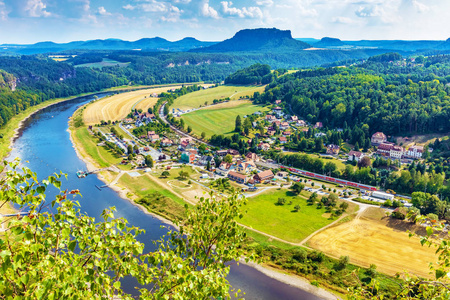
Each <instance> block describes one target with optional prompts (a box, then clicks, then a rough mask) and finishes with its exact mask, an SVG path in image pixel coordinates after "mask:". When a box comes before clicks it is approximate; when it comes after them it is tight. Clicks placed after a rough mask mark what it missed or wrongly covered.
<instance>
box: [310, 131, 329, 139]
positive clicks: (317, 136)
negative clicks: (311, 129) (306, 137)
mask: <svg viewBox="0 0 450 300" xmlns="http://www.w3.org/2000/svg"><path fill="white" fill-rule="evenodd" d="M306 131H308V129H306ZM322 136H326V134H325V133H323V132H318V133H315V134H314V137H316V138H319V137H322Z"/></svg>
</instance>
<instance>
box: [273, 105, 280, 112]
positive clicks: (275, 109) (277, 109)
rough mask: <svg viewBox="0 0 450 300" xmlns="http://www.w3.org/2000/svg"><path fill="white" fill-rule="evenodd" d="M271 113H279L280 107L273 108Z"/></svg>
mask: <svg viewBox="0 0 450 300" xmlns="http://www.w3.org/2000/svg"><path fill="white" fill-rule="evenodd" d="M273 111H275V112H278V111H281V107H279V106H275V107H274V109H273Z"/></svg>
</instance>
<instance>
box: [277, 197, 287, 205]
mask: <svg viewBox="0 0 450 300" xmlns="http://www.w3.org/2000/svg"><path fill="white" fill-rule="evenodd" d="M285 203H286V199H285V198H278V200H277V203H276V204H277V205H284V204H285Z"/></svg>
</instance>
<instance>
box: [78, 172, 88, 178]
mask: <svg viewBox="0 0 450 300" xmlns="http://www.w3.org/2000/svg"><path fill="white" fill-rule="evenodd" d="M87 175H88V172H87V171H77V177H78V178H84V177H86V176H87Z"/></svg>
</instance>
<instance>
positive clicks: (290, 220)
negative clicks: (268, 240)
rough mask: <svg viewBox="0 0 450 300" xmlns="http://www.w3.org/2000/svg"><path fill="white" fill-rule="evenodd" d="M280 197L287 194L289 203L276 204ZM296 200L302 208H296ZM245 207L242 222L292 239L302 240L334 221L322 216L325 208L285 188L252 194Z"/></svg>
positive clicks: (295, 240)
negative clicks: (310, 203)
mask: <svg viewBox="0 0 450 300" xmlns="http://www.w3.org/2000/svg"><path fill="white" fill-rule="evenodd" d="M278 198H285V199H286V204H285V205H282V206H278V205H275V203H276V202H277V200H278ZM289 201H292V204H291V205H288V203H289ZM297 204H299V205H300V210H299V211H298V212H293V210H294V206H295V205H297ZM244 210H245V211H246V213H244V217H243V218H242V219H241V220H240V221H239V222H240V223H242V224H244V225H247V226H250V227H252V228H254V229H256V230H259V231H263V232H265V233H268V234H270V235H273V236H276V237H278V238H281V239H283V240H286V241H289V242H293V243H298V242H301V241H302V240H303V239H304V238H306V237H307V236H308V235H310V234H311V233H313V232H314V231H316V230H318V229H320V228H322V227H324V226H326V225H328V224H330V223H331V222H333V220H329V219H328V218H327V217H326V215H325V216H323V215H324V214H325V208H321V209H317V206H316V205H310V206H308V205H307V203H306V198H305V197H304V196H302V195H300V196H293V194H292V193H291V192H289V191H287V190H284V189H282V190H278V189H276V190H274V189H272V190H269V191H268V192H265V193H262V194H260V195H258V196H255V197H251V198H249V199H248V204H247V206H245V207H244Z"/></svg>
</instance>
